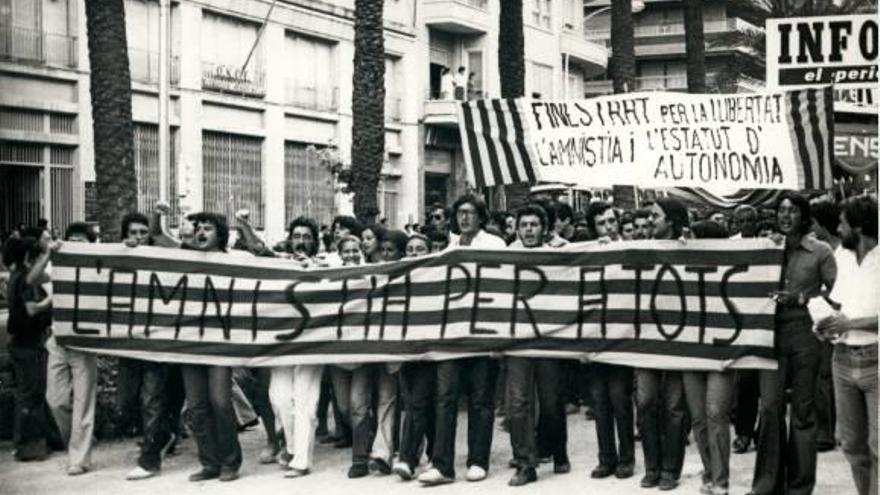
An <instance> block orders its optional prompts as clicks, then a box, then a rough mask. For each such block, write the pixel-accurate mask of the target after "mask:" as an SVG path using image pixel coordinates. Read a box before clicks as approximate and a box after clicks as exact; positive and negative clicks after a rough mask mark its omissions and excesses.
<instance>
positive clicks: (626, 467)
mask: <svg viewBox="0 0 880 495" xmlns="http://www.w3.org/2000/svg"><path fill="white" fill-rule="evenodd" d="M635 471H636V469H635V466H634V465H633V464H632V463H631V462H627V463H624V464H618V465H617V468H616V469H615V470H614V477H615V478H617V479H620V480H622V479H626V478H631V477H632V475H633V474H635Z"/></svg>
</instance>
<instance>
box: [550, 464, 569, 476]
mask: <svg viewBox="0 0 880 495" xmlns="http://www.w3.org/2000/svg"><path fill="white" fill-rule="evenodd" d="M570 472H571V463H570V462H568V461H559V462H557V461H553V474H566V473H570Z"/></svg>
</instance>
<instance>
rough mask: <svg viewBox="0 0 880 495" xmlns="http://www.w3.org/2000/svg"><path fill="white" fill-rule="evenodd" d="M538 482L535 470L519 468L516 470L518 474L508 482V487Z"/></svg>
mask: <svg viewBox="0 0 880 495" xmlns="http://www.w3.org/2000/svg"><path fill="white" fill-rule="evenodd" d="M535 481H538V473H536V472H535V468H533V467H527V468H519V469H517V470H516V474H514V475H513V477H512V478H510V481H508V482H507V485H508V486H523V485H525V484H528V483H532V482H535Z"/></svg>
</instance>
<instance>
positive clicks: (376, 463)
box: [367, 458, 391, 476]
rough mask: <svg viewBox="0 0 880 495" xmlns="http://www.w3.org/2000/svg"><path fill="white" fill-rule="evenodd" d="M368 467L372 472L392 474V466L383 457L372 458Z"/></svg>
mask: <svg viewBox="0 0 880 495" xmlns="http://www.w3.org/2000/svg"><path fill="white" fill-rule="evenodd" d="M367 467H369V469H370V472H371V473H379V474H381V475H386V476H387V475H389V474H391V466H389V465H388V463H387V462H385V461H384V460H383V459H375V458H374V459H370V462H369V463H368V464H367Z"/></svg>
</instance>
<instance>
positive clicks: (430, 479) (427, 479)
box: [417, 468, 455, 486]
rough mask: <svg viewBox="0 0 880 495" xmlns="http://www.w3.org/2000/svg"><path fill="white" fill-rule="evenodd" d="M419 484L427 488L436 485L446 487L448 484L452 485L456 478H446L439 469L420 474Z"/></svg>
mask: <svg viewBox="0 0 880 495" xmlns="http://www.w3.org/2000/svg"><path fill="white" fill-rule="evenodd" d="M417 479H418V480H419V483H422V484H424V485H427V486H435V485H445V484H447V483H452V482H453V481H455V479H454V478H450V477H448V476H444V475H443V473H441V472H440V470H438V469H437V468H431V469H429V470H427V471H425V472H424V473H422V474H420V475H419V477H418V478H417Z"/></svg>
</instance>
